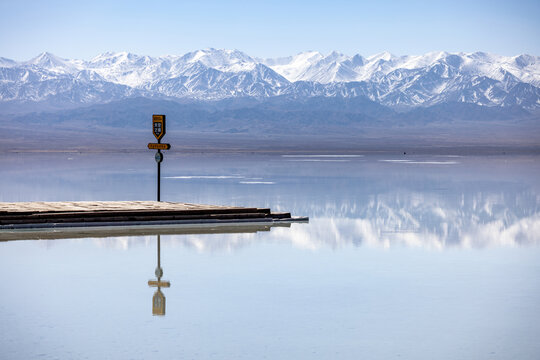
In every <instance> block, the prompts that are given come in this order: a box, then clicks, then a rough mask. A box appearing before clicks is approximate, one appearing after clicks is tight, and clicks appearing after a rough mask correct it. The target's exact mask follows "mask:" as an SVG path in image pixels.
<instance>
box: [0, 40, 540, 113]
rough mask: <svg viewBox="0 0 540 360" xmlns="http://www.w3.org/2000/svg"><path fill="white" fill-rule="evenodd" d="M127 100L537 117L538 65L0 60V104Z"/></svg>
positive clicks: (492, 58)
mask: <svg viewBox="0 0 540 360" xmlns="http://www.w3.org/2000/svg"><path fill="white" fill-rule="evenodd" d="M135 95H137V96H151V97H160V96H162V97H173V98H196V99H203V100H208V99H224V98H230V97H239V96H242V97H246V96H247V97H258V98H260V97H271V96H291V97H315V96H324V97H347V98H348V97H359V96H362V97H366V98H368V99H370V100H371V101H375V102H378V103H379V104H382V105H386V106H398V107H415V106H430V105H434V104H440V103H445V102H456V101H457V102H467V103H474V104H478V105H485V106H514V105H518V106H521V107H526V108H534V109H536V108H540V58H539V57H538V56H532V55H526V54H523V55H518V56H513V57H506V56H500V55H495V54H489V53H485V52H474V53H448V52H445V51H436V52H429V53H426V54H422V55H405V56H395V55H392V54H390V53H389V52H383V53H379V54H375V55H371V56H368V57H364V56H362V55H360V54H356V55H354V56H349V55H345V54H342V53H339V52H336V51H334V52H331V53H329V54H322V53H320V52H317V51H307V52H302V53H299V54H297V55H294V56H288V57H281V58H275V59H258V58H253V57H251V56H249V55H247V54H245V53H243V52H241V51H239V50H227V49H213V48H209V49H202V50H196V51H193V52H189V53H186V54H184V55H168V56H161V57H152V56H141V55H137V54H133V53H129V52H125V51H124V52H106V53H103V54H100V55H98V56H96V57H94V58H93V59H91V60H89V61H86V60H67V59H63V58H60V57H58V56H55V55H53V54H51V53H47V52H45V53H42V54H39V55H38V56H36V57H35V58H33V59H31V60H29V61H26V62H21V63H17V62H15V61H13V60H10V59H5V58H0V102H1V101H13V100H17V101H45V100H47V99H52V98H59V99H62V100H61V101H64V100H63V99H70V100H69V101H73V102H80V103H92V102H96V101H104V99H109V100H113V99H117V98H124V97H126V96H135Z"/></svg>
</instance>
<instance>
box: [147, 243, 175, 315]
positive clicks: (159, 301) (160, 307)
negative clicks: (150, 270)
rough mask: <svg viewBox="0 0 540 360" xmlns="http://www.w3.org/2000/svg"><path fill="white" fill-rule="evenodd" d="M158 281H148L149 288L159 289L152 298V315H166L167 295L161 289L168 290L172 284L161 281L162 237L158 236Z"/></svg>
mask: <svg viewBox="0 0 540 360" xmlns="http://www.w3.org/2000/svg"><path fill="white" fill-rule="evenodd" d="M155 275H156V280H148V286H150V287H157V290H156V292H155V293H154V296H153V297H152V315H158V316H163V315H165V295H163V293H162V292H161V288H162V287H163V288H168V287H170V286H171V283H170V282H169V281H167V280H161V277H162V276H163V269H162V268H161V236H160V235H159V234H158V235H157V267H156V271H155Z"/></svg>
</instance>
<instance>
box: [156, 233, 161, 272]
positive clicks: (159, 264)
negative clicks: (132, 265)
mask: <svg viewBox="0 0 540 360" xmlns="http://www.w3.org/2000/svg"><path fill="white" fill-rule="evenodd" d="M160 253H161V236H159V234H158V236H157V267H158V268H160V269H161V254H160Z"/></svg>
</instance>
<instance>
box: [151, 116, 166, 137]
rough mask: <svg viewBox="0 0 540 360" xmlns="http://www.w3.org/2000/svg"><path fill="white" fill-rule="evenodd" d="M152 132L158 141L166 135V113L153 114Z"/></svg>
mask: <svg viewBox="0 0 540 360" xmlns="http://www.w3.org/2000/svg"><path fill="white" fill-rule="evenodd" d="M152 132H153V133H154V136H155V137H156V139H157V140H158V141H159V140H161V138H162V137H163V136H165V115H152Z"/></svg>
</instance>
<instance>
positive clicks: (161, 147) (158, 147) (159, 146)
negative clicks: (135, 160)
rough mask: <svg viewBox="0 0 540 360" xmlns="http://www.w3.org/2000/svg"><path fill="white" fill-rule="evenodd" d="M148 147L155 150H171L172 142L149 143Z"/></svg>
mask: <svg viewBox="0 0 540 360" xmlns="http://www.w3.org/2000/svg"><path fill="white" fill-rule="evenodd" d="M148 148H149V149H153V150H169V149H170V148H171V144H158V143H148Z"/></svg>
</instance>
